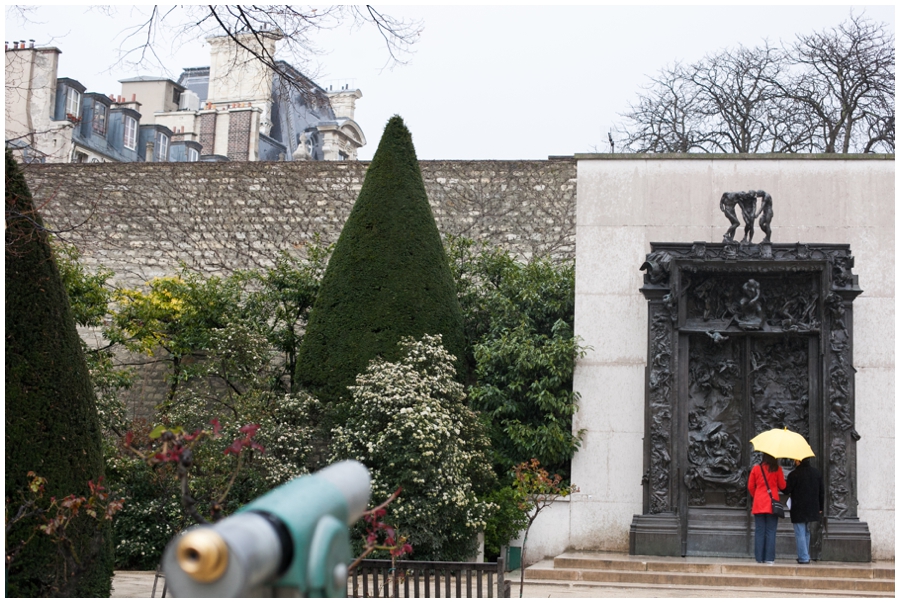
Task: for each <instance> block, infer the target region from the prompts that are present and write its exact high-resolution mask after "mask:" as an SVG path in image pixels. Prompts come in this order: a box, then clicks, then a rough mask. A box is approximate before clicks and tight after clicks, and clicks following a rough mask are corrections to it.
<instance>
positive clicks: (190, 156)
mask: <svg viewBox="0 0 900 603" xmlns="http://www.w3.org/2000/svg"><path fill="white" fill-rule="evenodd" d="M187 160H188V161H200V153H199V152H198V151H197V149H192V148H190V147H188V150H187Z"/></svg>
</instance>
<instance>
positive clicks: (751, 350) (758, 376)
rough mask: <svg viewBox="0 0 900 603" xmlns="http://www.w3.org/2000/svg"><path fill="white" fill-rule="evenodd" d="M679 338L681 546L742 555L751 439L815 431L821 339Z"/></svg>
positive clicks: (745, 541)
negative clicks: (682, 368) (682, 343)
mask: <svg viewBox="0 0 900 603" xmlns="http://www.w3.org/2000/svg"><path fill="white" fill-rule="evenodd" d="M682 337H683V338H684V339H686V340H687V341H686V343H687V349H688V363H687V372H688V375H687V390H688V391H687V405H686V411H687V421H686V434H685V436H686V438H687V447H686V448H685V450H684V453H685V458H684V463H683V466H684V467H685V471H684V486H685V488H686V492H685V496H686V498H687V500H686V506H687V520H688V525H687V526H686V528H687V534H686V548H687V551H686V552H687V554H688V555H703V556H706V555H724V554H728V555H738V556H739V555H743V554H746V553H748V552H749V551H748V550H747V549H746V546H747V544H748V542H749V540H748V539H747V529H748V528H749V527H750V526H749V524H748V521H747V520H748V517H749V515H748V513H749V512H748V510H747V509H748V507H749V505H750V501H749V500H748V497H747V488H746V486H747V475H748V473H749V469H750V467H751V466H752V465H753V464H755V463H756V462H758V461H759V458H758V455H757V454H755V453H753V452H752V446H751V445H749V440H750V438H752V437H753V436H755V435H756V434H758V433H761V432H763V431H766V430H768V429H773V428H776V427H778V428H780V427H783V426H787V427H788V428H789V429H791V430H792V431H796V432H798V433H801V434H803V435H804V437H806V438H807V440H808V441H809V440H811V438H810V434H811V433H812V434H816V433H818V432H819V425H818V423H817V421H818V417H817V416H816V413H813V414H812V417H811V414H810V404H809V400H810V393H811V392H814V391H815V389H816V385H815V383H816V380H815V379H814V378H813V377H812V376H813V375H814V374H815V364H814V363H811V361H810V359H814V358H816V357H817V347H818V345H817V344H818V339H817V338H816V337H814V336H809V335H805V336H804V335H796V334H794V335H785V334H781V335H775V336H771V335H762V334H755V335H754V334H733V335H730V336H727V337H723V336H720V337H718V338H713V337H711V336H710V335H709V334H707V333H690V334H685V335H683V336H682ZM813 397H814V396H813ZM811 418H812V421H811ZM815 440H816V441H817V438H815ZM726 526H730V527H726Z"/></svg>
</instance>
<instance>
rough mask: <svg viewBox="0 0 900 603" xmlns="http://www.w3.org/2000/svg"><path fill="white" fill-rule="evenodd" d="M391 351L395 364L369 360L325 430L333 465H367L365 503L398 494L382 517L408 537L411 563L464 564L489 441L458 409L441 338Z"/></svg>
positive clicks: (483, 511)
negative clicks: (344, 407)
mask: <svg viewBox="0 0 900 603" xmlns="http://www.w3.org/2000/svg"><path fill="white" fill-rule="evenodd" d="M399 346H400V349H401V351H402V353H403V357H402V358H401V360H399V361H398V362H385V361H383V360H373V361H372V362H371V363H370V365H369V368H368V369H367V371H366V372H365V373H362V374H361V375H359V376H358V377H357V378H356V386H354V387H350V388H349V389H350V390H351V391H352V394H353V398H352V401H350V402H348V404H349V405H350V406H351V408H350V409H348V410H349V411H350V412H348V413H347V415H348V416H349V420H348V421H347V423H346V425H344V426H342V427H337V428H335V429H334V431H333V434H334V441H333V444H332V451H333V455H332V461H337V460H341V459H356V460H358V461H360V462H361V463H363V464H365V465H366V467H368V468H369V471H370V472H371V474H372V501H373V502H376V503H377V502H380V501H382V500H384V499H385V498H387V497H388V496H389V495H390V494H391V493H392V492H394V491H395V490H396V489H397V488H400V487H402V488H403V493H402V494H401V495H400V498H399V499H398V500H397V501H396V502H395V503H392V504H391V505H390V507H389V513H390V514H389V516H388V519H387V520H386V521H387V522H388V523H390V524H392V525H394V526H395V527H396V528H397V529H398V531H399V532H400V533H402V534H406V535H408V536H409V539H410V540H409V541H410V543H411V544H412V546H413V558H415V559H429V558H431V559H444V560H450V559H452V560H463V559H465V558H466V557H468V556H469V555H470V554H471V553H472V552H473V550H474V548H475V541H476V534H477V533H478V532H479V531H481V530H483V529H484V525H485V518H486V515H487V513H488V511H489V510H490V509H489V507H490V506H491V505H490V504H489V503H485V502H481V501H479V500H478V498H477V496H476V492H478V491H479V489H480V487H481V486H484V485H486V484H487V483H488V482H489V481H490V480H491V479H492V478H493V474H492V472H491V469H490V461H489V459H488V457H487V449H488V446H489V445H490V442H489V440H488V438H487V436H486V435H485V433H484V429H483V427H482V425H481V424H480V423H479V421H478V418H477V417H476V415H475V414H474V413H473V412H472V411H471V410H469V408H467V407H466V406H465V404H464V403H463V400H464V398H465V391H464V389H463V386H462V385H460V384H459V383H457V382H456V381H454V374H455V372H454V362H455V358H454V357H453V356H452V355H451V354H449V353H448V352H447V351H446V350H445V349H444V348H443V347H442V346H441V337H440V335H437V336H429V335H425V336H424V337H423V338H422V340H421V341H415V340H414V339H412V338H404V339H402V340H401V342H400V344H399Z"/></svg>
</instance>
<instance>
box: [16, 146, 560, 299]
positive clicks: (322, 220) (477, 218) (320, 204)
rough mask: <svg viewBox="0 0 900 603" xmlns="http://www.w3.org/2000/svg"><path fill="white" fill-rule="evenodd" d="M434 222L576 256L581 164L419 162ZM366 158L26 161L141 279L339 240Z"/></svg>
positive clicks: (49, 210) (65, 213) (38, 184)
mask: <svg viewBox="0 0 900 603" xmlns="http://www.w3.org/2000/svg"><path fill="white" fill-rule="evenodd" d="M420 165H421V169H422V175H423V179H424V181H425V187H426V189H427V192H428V198H429V200H430V202H431V205H432V209H433V211H434V215H435V219H436V221H437V224H438V229H439V230H440V231H441V232H442V233H443V234H451V235H463V236H467V237H471V238H473V239H476V240H486V241H490V242H492V243H495V244H499V245H502V246H504V247H505V248H507V249H510V250H511V251H513V252H514V253H516V254H518V255H520V256H522V257H529V256H531V255H534V254H541V255H545V254H549V255H554V256H566V257H572V256H574V253H575V181H576V176H575V162H574V160H572V159H559V160H548V161H423V162H421V164H420ZM367 168H368V162H312V161H311V162H274V163H263V162H259V163H237V162H222V163H178V164H150V163H137V164H135V163H130V164H89V165H30V166H27V169H26V178H27V179H28V183H29V186H31V190H32V192H33V194H34V196H35V199H36V202H37V204H38V206H39V207H41V211H42V213H43V215H44V216H45V218H46V220H47V221H48V223H49V224H51V225H52V227H53V228H54V229H56V230H57V231H59V233H60V236H61V237H62V238H64V239H66V240H69V241H71V242H73V243H74V244H75V245H76V246H77V247H78V248H79V249H80V251H81V252H82V254H83V258H84V262H85V264H86V265H88V266H89V267H96V266H98V265H103V266H105V267H107V268H109V269H111V270H113V271H114V272H115V273H116V279H117V281H118V282H119V283H122V284H126V285H129V286H137V285H141V284H142V283H144V282H146V281H147V280H149V279H151V278H153V277H157V276H164V275H167V274H173V273H174V272H175V271H176V270H177V269H178V265H179V262H183V263H184V264H186V265H187V266H188V267H190V268H194V269H196V270H200V271H202V272H204V273H207V274H225V273H229V272H231V271H233V270H236V269H241V268H256V267H266V266H270V265H271V264H272V260H273V258H275V257H276V255H277V254H278V253H279V252H281V251H282V250H284V251H289V252H293V253H302V249H303V247H304V245H306V244H307V243H309V242H310V241H311V240H312V239H313V237H314V236H315V235H317V234H318V235H320V236H321V237H322V240H323V241H324V242H326V243H329V242H333V241H336V240H337V237H338V235H339V234H340V231H341V228H342V227H343V225H344V221H345V220H346V218H347V216H348V215H349V212H350V209H351V208H352V207H353V203H354V202H355V201H356V197H357V195H358V194H359V190H360V188H361V187H362V184H363V181H364V179H365V171H366V169H367Z"/></svg>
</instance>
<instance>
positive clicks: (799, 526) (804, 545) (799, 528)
mask: <svg viewBox="0 0 900 603" xmlns="http://www.w3.org/2000/svg"><path fill="white" fill-rule="evenodd" d="M794 540H796V541H797V561H799V562H800V563H809V524H808V523H795V524H794Z"/></svg>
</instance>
